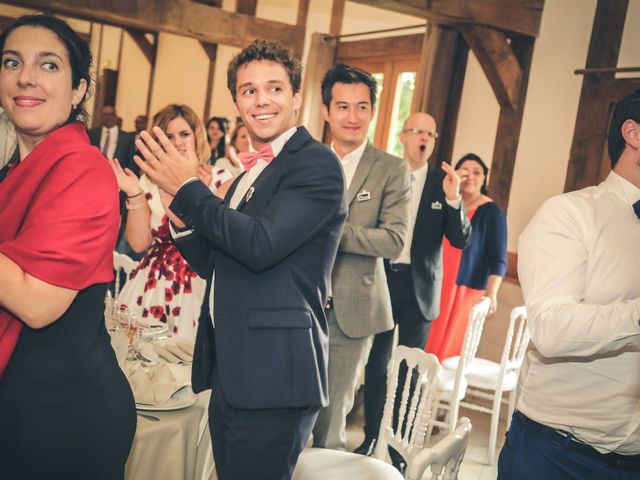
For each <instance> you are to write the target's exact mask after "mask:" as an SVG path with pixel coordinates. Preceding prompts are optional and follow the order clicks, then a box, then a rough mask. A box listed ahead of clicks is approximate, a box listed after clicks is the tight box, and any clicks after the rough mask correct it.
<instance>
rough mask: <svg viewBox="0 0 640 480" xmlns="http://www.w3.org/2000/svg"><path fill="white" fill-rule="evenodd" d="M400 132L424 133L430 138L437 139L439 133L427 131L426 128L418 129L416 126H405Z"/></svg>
mask: <svg viewBox="0 0 640 480" xmlns="http://www.w3.org/2000/svg"><path fill="white" fill-rule="evenodd" d="M402 133H411V134H412V135H426V136H427V137H429V138H431V139H432V140H437V139H438V137H439V136H440V135H438V132H429V131H427V130H420V129H418V128H406V129H404V130H402Z"/></svg>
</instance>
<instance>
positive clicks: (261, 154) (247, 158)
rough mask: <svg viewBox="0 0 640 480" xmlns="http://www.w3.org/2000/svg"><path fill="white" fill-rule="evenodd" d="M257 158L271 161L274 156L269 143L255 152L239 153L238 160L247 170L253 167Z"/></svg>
mask: <svg viewBox="0 0 640 480" xmlns="http://www.w3.org/2000/svg"><path fill="white" fill-rule="evenodd" d="M259 158H262V159H263V160H264V161H265V162H267V163H271V161H272V160H273V159H274V158H275V155H274V154H273V150H272V149H271V144H270V143H267V144H266V145H265V146H264V147H262V148H261V149H260V150H258V151H257V152H244V153H241V154H240V162H241V163H242V166H243V167H244V169H245V170H246V171H247V172H248V171H249V170H251V169H252V168H253V167H254V165H255V164H256V163H257V162H258V159H259Z"/></svg>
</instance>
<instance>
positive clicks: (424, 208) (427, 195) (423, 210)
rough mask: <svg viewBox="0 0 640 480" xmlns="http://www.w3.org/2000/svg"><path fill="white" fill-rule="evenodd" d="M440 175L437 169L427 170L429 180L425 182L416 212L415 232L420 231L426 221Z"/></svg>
mask: <svg viewBox="0 0 640 480" xmlns="http://www.w3.org/2000/svg"><path fill="white" fill-rule="evenodd" d="M437 182H438V176H437V175H436V171H435V170H434V169H433V168H431V167H429V168H428V170H427V181H426V182H425V183H424V188H423V189H422V195H421V196H420V205H418V213H417V214H416V224H415V227H414V230H413V231H414V233H415V232H417V231H419V230H420V229H419V227H420V226H421V225H422V222H424V221H425V217H426V215H427V213H428V212H429V207H430V203H431V200H432V197H433V192H437V191H438V190H437V188H438V185H436V183H437Z"/></svg>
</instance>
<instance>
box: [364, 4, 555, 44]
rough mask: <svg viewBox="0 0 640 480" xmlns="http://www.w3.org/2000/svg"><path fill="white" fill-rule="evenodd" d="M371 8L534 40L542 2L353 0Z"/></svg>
mask: <svg viewBox="0 0 640 480" xmlns="http://www.w3.org/2000/svg"><path fill="white" fill-rule="evenodd" d="M352 1H354V2H356V3H361V4H364V5H369V6H371V7H377V8H382V9H385V10H393V11H395V12H400V13H404V14H406V15H413V16H415V17H423V18H426V19H427V20H430V21H432V22H437V23H442V24H449V25H457V24H464V23H472V24H477V25H482V26H485V27H490V28H495V29H498V30H502V31H504V32H510V33H517V34H520V35H526V36H529V37H536V36H538V34H539V32H540V21H541V19H542V9H543V7H544V0H482V1H479V0H352Z"/></svg>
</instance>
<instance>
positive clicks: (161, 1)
mask: <svg viewBox="0 0 640 480" xmlns="http://www.w3.org/2000/svg"><path fill="white" fill-rule="evenodd" d="M12 4H13V5H15V6H20V7H26V8H35V9H43V8H46V9H48V10H49V11H51V12H54V13H59V14H63V15H68V16H70V17H75V18H81V19H85V20H90V21H93V22H100V23H104V24H108V25H115V26H118V27H122V28H133V29H137V30H145V31H158V32H166V33H173V34H176V35H182V36H186V37H191V38H195V39H197V40H200V41H203V42H207V43H218V44H220V43H221V44H223V45H230V46H234V47H239V48H242V47H245V46H247V45H248V44H249V43H251V42H253V40H254V39H256V38H264V39H266V40H278V41H280V42H281V43H283V44H284V45H286V46H288V47H290V48H293V49H294V50H295V51H297V49H300V48H301V45H304V27H303V26H302V27H301V26H299V25H290V24H287V23H282V22H274V21H272V20H265V19H261V18H255V17H254V16H251V15H244V14H241V13H236V12H228V11H226V10H223V9H221V8H216V7H211V6H209V5H204V4H201V3H197V2H192V1H188V0H128V1H126V2H123V1H120V0H12Z"/></svg>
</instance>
